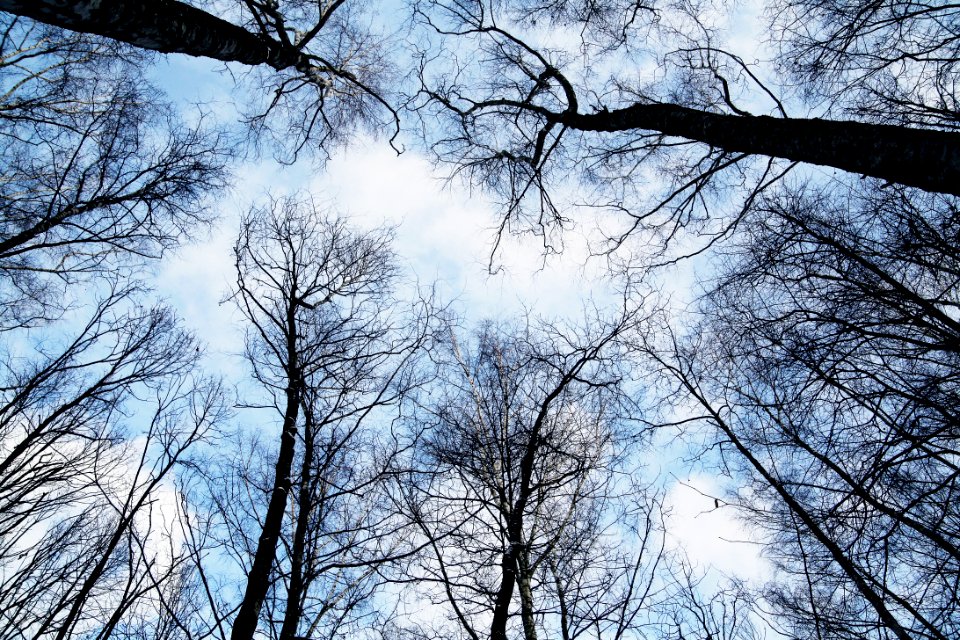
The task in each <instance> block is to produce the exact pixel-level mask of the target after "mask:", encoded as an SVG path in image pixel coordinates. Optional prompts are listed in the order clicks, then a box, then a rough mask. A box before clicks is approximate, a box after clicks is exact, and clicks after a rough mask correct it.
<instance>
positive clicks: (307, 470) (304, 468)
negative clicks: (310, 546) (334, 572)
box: [280, 409, 315, 640]
mask: <svg viewBox="0 0 960 640" xmlns="http://www.w3.org/2000/svg"><path fill="white" fill-rule="evenodd" d="M304 413H305V416H306V424H304V427H303V464H302V465H301V467H300V469H301V471H300V486H299V491H298V493H299V500H298V502H299V505H298V510H297V523H296V527H295V530H294V534H293V544H292V545H291V549H290V586H289V588H288V589H287V606H286V608H285V610H284V612H283V625H282V626H281V628H280V640H293V638H295V637H296V636H297V629H298V628H299V626H300V618H301V617H302V616H303V611H302V607H301V600H302V598H303V592H304V589H305V588H306V585H305V581H304V575H303V563H304V558H305V556H306V541H307V525H308V523H309V521H310V514H311V512H312V511H313V504H312V502H311V493H312V491H311V490H312V486H311V483H312V473H311V471H312V469H311V467H312V466H313V445H314V436H315V434H314V424H313V419H312V416H311V415H310V413H309V409H307V410H305V411H304Z"/></svg>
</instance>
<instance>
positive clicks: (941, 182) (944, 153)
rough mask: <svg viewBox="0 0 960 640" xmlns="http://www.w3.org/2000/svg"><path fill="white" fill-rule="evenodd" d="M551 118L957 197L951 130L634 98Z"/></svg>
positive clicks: (956, 153) (957, 152) (956, 147)
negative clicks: (620, 105) (734, 111)
mask: <svg viewBox="0 0 960 640" xmlns="http://www.w3.org/2000/svg"><path fill="white" fill-rule="evenodd" d="M553 119H555V120H557V121H558V122H559V123H561V124H563V125H565V126H568V127H570V128H572V129H577V130H579V131H598V132H617V131H633V130H644V129H646V130H650V131H657V132H660V133H663V134H665V135H668V136H676V137H678V138H686V139H688V140H695V141H697V142H703V143H706V144H709V145H711V146H713V147H716V148H718V149H722V150H724V151H727V152H739V153H750V154H756V155H762V156H772V157H775V158H785V159H787V160H795V161H797V162H807V163H810V164H818V165H823V166H827V167H834V168H836V169H842V170H843V171H849V172H851V173H858V174H861V175H864V176H871V177H874V178H880V179H881V180H886V181H888V182H894V183H898V184H904V185H907V186H911V187H918V188H920V189H924V190H926V191H934V192H940V193H950V194H953V195H960V134H957V133H951V132H946V131H937V130H932V129H912V128H909V127H898V126H892V125H884V124H868V123H863V122H853V121H847V120H820V119H818V118H813V119H803V118H771V117H769V116H740V115H727V114H719V113H710V112H707V111H699V110H697V109H689V108H687V107H681V106H679V105H675V104H636V105H633V106H630V107H627V108H625V109H617V110H616V111H600V112H598V113H593V114H579V113H571V114H566V113H565V114H558V115H556V116H554V117H553Z"/></svg>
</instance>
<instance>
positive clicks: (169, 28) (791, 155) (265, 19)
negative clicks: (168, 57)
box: [0, 0, 960, 197]
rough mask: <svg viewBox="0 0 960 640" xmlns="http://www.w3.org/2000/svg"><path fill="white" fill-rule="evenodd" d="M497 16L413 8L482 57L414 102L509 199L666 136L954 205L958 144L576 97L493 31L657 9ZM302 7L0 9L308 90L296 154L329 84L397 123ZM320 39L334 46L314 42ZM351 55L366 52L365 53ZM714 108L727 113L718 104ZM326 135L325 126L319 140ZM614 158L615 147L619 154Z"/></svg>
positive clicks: (511, 39)
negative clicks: (504, 138) (544, 180)
mask: <svg viewBox="0 0 960 640" xmlns="http://www.w3.org/2000/svg"><path fill="white" fill-rule="evenodd" d="M505 5H506V7H507V9H506V11H507V13H506V15H504V16H502V18H501V16H499V15H498V13H499V11H500V9H499V5H497V4H488V3H486V2H461V1H452V2H446V1H440V2H422V3H416V11H417V12H418V13H419V14H420V15H422V16H423V17H424V19H425V22H426V23H427V24H429V25H430V26H431V27H433V28H435V30H436V31H437V33H439V34H442V35H444V36H447V37H452V38H455V39H459V38H462V39H467V38H477V39H479V40H480V41H481V45H482V46H484V47H485V54H486V55H484V56H482V57H480V58H478V59H479V60H480V61H481V62H482V69H481V70H480V73H479V74H478V75H476V76H475V77H471V78H466V79H465V78H464V74H462V73H461V71H462V70H461V69H458V70H457V71H455V72H454V73H453V74H451V76H449V77H447V78H440V79H439V80H438V79H436V78H435V77H434V74H432V73H430V72H428V73H425V74H424V75H423V76H422V77H423V79H424V90H423V95H425V96H426V97H427V98H428V99H429V100H430V101H432V102H434V103H436V104H439V105H441V106H442V108H443V110H444V111H445V112H447V114H449V115H452V116H453V117H454V120H455V124H454V127H455V129H454V130H453V131H452V132H451V134H450V135H449V137H447V138H446V139H445V141H444V144H449V143H453V147H464V149H463V150H462V151H456V150H455V151H453V156H454V157H457V156H460V157H459V158H458V161H463V162H467V163H469V164H474V165H475V164H478V163H482V164H487V165H491V167H490V168H488V169H487V170H486V171H487V172H488V173H491V172H494V171H496V172H500V171H505V172H508V173H512V174H516V175H515V176H514V177H513V178H512V179H511V183H512V185H513V187H512V188H513V189H515V190H517V191H519V192H520V193H514V194H513V195H514V196H515V197H516V196H522V192H524V191H527V190H528V189H539V188H540V187H542V186H543V185H542V184H538V183H540V178H541V175H542V170H543V168H544V166H545V163H547V162H548V161H550V159H551V157H552V156H559V155H561V153H560V150H561V149H562V147H564V146H565V144H564V142H565V141H564V139H563V138H564V133H565V132H568V131H570V132H584V133H589V132H600V133H623V134H625V137H626V138H628V139H631V140H633V141H634V142H633V143H632V146H634V147H635V146H636V144H637V142H636V141H637V140H639V141H644V140H645V139H649V142H650V144H648V143H642V145H641V146H643V147H651V148H655V147H656V146H659V144H661V142H662V138H664V137H678V138H682V139H686V140H690V141H695V142H699V143H703V144H706V145H708V146H709V147H711V148H713V149H717V150H719V151H721V152H722V153H723V154H725V155H726V157H727V160H728V161H729V160H730V159H731V158H734V157H736V156H737V155H738V154H746V155H761V156H769V157H775V158H784V159H788V160H793V161H798V162H807V163H812V164H819V165H825V166H829V167H834V168H838V169H842V170H844V171H849V172H853V173H857V174H862V175H867V176H873V177H876V178H879V179H881V180H885V181H889V182H895V183H900V184H905V185H909V186H915V187H919V188H922V189H926V190H930V191H938V192H944V193H952V194H957V193H958V187H957V186H956V185H957V184H960V136H957V135H955V134H954V133H952V132H948V131H942V130H938V129H918V128H906V127H902V126H895V125H886V124H878V123H873V122H857V121H850V120H836V121H833V120H821V119H805V118H786V117H783V118H771V117H767V116H754V115H751V114H749V113H747V112H745V111H743V110H741V109H738V108H736V107H734V106H733V105H732V103H730V107H731V111H730V112H728V113H720V112H713V111H710V110H705V109H701V108H690V107H689V106H685V105H683V104H678V103H671V102H668V101H662V100H656V99H653V98H651V97H649V96H643V95H636V94H635V93H634V94H631V92H630V91H628V90H625V88H624V87H620V92H619V93H620V95H616V93H615V91H614V90H609V89H606V88H602V87H590V86H589V85H588V86H583V87H580V86H578V83H577V82H576V80H575V78H574V77H573V76H571V75H570V74H566V73H565V72H564V70H563V66H564V65H563V64H562V63H561V62H560V61H559V60H558V56H553V55H551V54H550V53H549V52H546V53H545V52H541V51H540V50H538V48H537V47H536V46H535V45H534V44H532V40H529V39H525V38H524V37H522V36H518V35H515V34H514V33H513V32H511V31H510V30H509V29H508V28H506V27H504V26H503V23H510V22H520V23H524V22H531V21H535V20H536V19H537V18H539V19H541V20H544V21H547V22H550V21H554V22H555V23H559V24H564V23H571V22H572V23H575V24H582V25H583V30H584V33H588V34H589V35H590V36H597V37H598V38H601V40H600V41H599V42H598V43H597V44H598V46H597V47H595V48H598V49H603V48H614V49H615V48H617V47H620V46H627V45H630V44H631V43H630V35H631V34H632V33H633V32H635V31H638V30H639V29H640V25H641V24H643V25H649V24H650V22H651V21H654V22H655V21H656V19H657V17H658V15H659V13H660V11H661V9H660V8H659V7H658V6H657V5H655V4H651V5H649V6H647V5H643V4H637V3H611V6H609V7H599V6H595V3H585V4H583V5H581V4H580V3H576V6H575V8H573V9H564V8H562V7H557V6H555V5H553V4H552V3H536V2H513V3H505ZM621 5H622V6H621ZM304 6H305V5H303V4H301V3H295V2H290V3H260V2H253V1H247V2H244V3H242V4H241V7H242V8H243V9H244V10H245V11H246V12H247V15H248V16H249V18H247V19H248V20H249V28H245V27H246V25H244V26H240V25H235V24H233V23H231V22H228V21H226V20H223V19H222V18H219V17H217V16H215V15H212V14H210V13H207V12H205V11H202V10H199V9H196V8H194V7H191V6H190V5H186V4H183V3H180V2H175V1H172V0H167V1H164V2H146V3H145V2H131V1H129V0H128V1H122V0H116V1H114V2H109V3H103V2H92V1H90V2H79V3H69V4H67V5H64V4H63V3H61V2H58V1H56V0H48V1H43V2H22V1H19V0H9V1H4V2H0V9H3V10H6V11H9V12H12V13H15V14H18V15H23V16H26V17H30V18H33V19H36V20H39V21H42V22H45V23H47V24H51V25H55V26H58V27H63V28H66V29H71V30H74V31H79V32H85V33H96V34H99V35H103V36H106V37H109V38H113V39H116V40H120V41H122V42H127V43H129V44H133V45H134V46H137V47H140V48H145V49H151V50H156V51H161V52H165V53H169V52H177V53H185V54H188V55H193V56H205V57H212V58H215V59H218V60H224V61H233V62H238V63H241V64H246V65H254V66H256V65H267V66H269V67H272V68H273V69H275V70H277V71H286V70H290V71H291V73H292V74H293V75H292V77H289V78H288V79H286V80H283V81H280V82H278V83H277V89H276V92H275V93H276V99H280V98H282V97H284V95H285V94H288V93H294V92H296V91H297V90H298V89H300V88H304V87H306V86H310V87H312V89H313V90H314V91H316V93H317V95H316V97H315V98H313V104H312V107H313V108H312V109H311V111H312V112H313V115H311V116H309V117H308V119H307V120H305V121H301V122H299V123H298V126H299V125H303V126H304V127H305V131H303V132H301V133H299V134H297V135H296V139H297V140H300V141H301V143H300V145H299V146H302V144H303V142H304V141H305V139H306V138H307V137H309V134H310V132H311V130H312V129H313V127H314V124H315V123H316V122H317V118H323V117H325V116H322V115H320V114H324V113H326V111H325V110H324V108H323V107H324V101H325V100H327V99H328V98H329V99H331V100H332V99H333V97H334V96H336V95H337V94H338V93H340V92H341V90H337V91H331V90H330V89H331V87H334V86H335V85H337V84H342V85H343V86H345V87H346V91H348V92H351V93H356V92H357V91H359V94H360V96H361V97H364V98H369V99H372V100H373V101H374V102H377V103H379V104H380V105H381V106H382V107H386V108H387V109H388V110H389V111H391V113H395V112H394V111H393V110H392V108H391V107H390V106H389V105H388V103H387V101H386V100H385V99H384V97H383V95H382V91H381V90H380V89H378V88H376V87H375V85H373V84H372V83H370V82H368V81H366V80H365V78H364V75H365V74H366V73H370V69H369V68H367V65H364V64H363V63H360V65H358V64H357V63H356V62H355V61H353V60H350V59H349V58H350V57H351V56H353V55H355V54H357V53H358V52H362V51H363V50H362V49H360V48H357V47H356V46H353V47H351V48H350V49H349V54H350V55H348V56H345V55H343V53H344V52H341V54H342V55H341V56H340V58H341V59H339V60H338V59H337V57H331V56H327V55H324V53H323V52H322V51H321V52H318V53H313V52H312V50H311V47H312V46H317V43H318V42H322V41H323V40H325V39H327V40H341V39H343V35H344V34H345V33H347V34H349V30H347V31H344V30H343V29H339V30H337V25H336V23H335V22H334V21H332V20H331V18H332V17H333V16H335V15H339V13H337V12H344V11H345V9H344V8H343V7H344V6H346V3H345V2H342V1H341V2H332V3H329V4H328V5H322V4H321V5H317V6H312V5H308V6H310V9H309V10H305V9H304ZM305 14H306V17H304V16H305ZM907 17H909V16H907ZM616 24H622V25H623V26H622V27H621V29H620V30H619V31H616V30H613V29H611V26H612V25H616ZM329 30H333V31H335V32H336V35H334V36H332V37H329V38H324V36H326V35H327V33H326V31H329ZM602 38H605V39H602ZM585 43H586V40H585ZM351 44H352V45H353V44H355V43H353V42H351ZM362 44H364V45H366V47H367V48H370V47H372V45H371V43H370V42H365V43H362ZM452 46H453V47H456V46H458V45H457V44H454V45H452ZM585 46H586V44H585ZM344 58H346V59H347V60H349V62H347V60H345V59H344ZM436 58H448V56H446V55H437V54H433V53H428V54H425V59H436ZM455 64H456V63H455ZM457 66H458V67H459V66H460V65H459V64H457ZM724 86H727V85H726V84H724ZM601 95H602V96H604V97H603V100H604V101H611V102H614V101H615V102H616V103H617V104H616V105H615V106H614V105H607V104H606V102H604V103H603V104H591V103H593V102H596V100H597V98H595V96H601ZM726 98H727V102H728V103H729V102H730V100H729V93H728V94H727V96H726ZM276 99H275V100H274V103H276ZM272 106H273V105H272ZM354 111H355V112H356V110H354ZM361 111H362V110H361ZM340 124H346V123H345V122H341V123H340ZM503 127H506V130H507V131H511V132H512V135H511V136H510V137H511V144H510V145H507V146H503V145H502V144H500V143H498V142H497V141H496V140H495V138H492V137H491V136H492V133H493V132H496V131H499V130H500V129H501V128H503ZM642 132H649V133H647V134H643V133H642ZM333 133H335V131H334V132H333ZM330 134H331V130H330V128H329V127H327V128H325V129H324V132H323V133H322V134H321V135H324V136H325V135H330ZM624 146H626V143H623V144H622V145H621V148H624Z"/></svg>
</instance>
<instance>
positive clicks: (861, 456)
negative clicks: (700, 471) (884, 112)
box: [658, 190, 960, 639]
mask: <svg viewBox="0 0 960 640" xmlns="http://www.w3.org/2000/svg"><path fill="white" fill-rule="evenodd" d="M858 204H859V206H858V207H857V208H847V206H840V205H839V204H837V203H836V202H835V201H834V200H833V199H832V198H831V197H830V195H829V194H824V193H822V192H820V191H816V190H814V191H809V190H808V191H803V190H799V191H795V192H792V193H789V194H785V195H781V196H777V197H770V198H768V199H765V200H764V201H763V202H762V203H761V204H760V205H759V206H758V207H757V211H756V213H755V215H754V216H753V217H751V218H750V219H749V220H748V221H746V222H745V229H744V231H745V235H746V237H744V238H743V244H742V245H741V247H740V248H738V250H736V251H734V250H732V249H731V255H730V260H729V262H728V263H727V265H726V266H725V268H724V269H723V271H722V273H721V275H720V276H719V277H718V279H717V280H716V281H715V283H714V285H713V287H712V288H711V290H710V291H709V293H708V295H707V296H706V297H705V298H704V300H703V307H702V310H703V311H704V313H705V314H706V317H707V320H705V321H704V323H703V325H702V327H701V333H700V334H698V335H696V336H695V338H693V339H692V341H691V342H690V343H689V344H683V345H682V346H679V347H676V348H672V349H668V351H672V352H673V353H672V355H671V356H669V357H662V356H658V358H659V360H660V363H661V365H662V366H663V367H664V368H665V369H666V370H667V371H669V372H670V373H671V374H672V375H674V376H675V377H676V378H677V380H679V381H680V382H681V384H682V385H683V386H684V387H685V388H686V392H687V393H689V394H690V396H691V397H692V398H693V399H695V400H696V401H697V402H698V403H699V404H701V405H702V406H703V408H705V409H707V411H708V414H707V415H706V416H705V418H704V419H705V420H707V421H708V422H710V423H712V424H713V425H714V426H715V427H716V428H717V429H718V433H719V434H720V435H721V440H723V441H725V442H728V443H730V444H731V445H732V446H733V448H734V450H736V451H739V452H740V454H741V455H742V457H741V458H740V460H741V461H742V460H746V463H745V464H740V463H737V464H734V461H735V460H737V459H738V458H737V457H736V456H735V457H733V458H731V459H730V464H731V465H733V466H736V467H746V470H747V472H748V475H749V477H752V478H753V479H754V482H753V487H754V489H753V490H754V492H755V496H756V499H754V500H750V501H748V503H747V504H746V507H747V509H748V510H750V511H751V512H752V513H753V518H754V519H755V521H756V522H757V523H759V524H760V525H761V526H762V527H764V528H766V529H767V530H769V531H770V532H771V534H772V535H773V536H774V540H775V541H776V544H775V545H773V546H771V548H770V554H771V556H772V557H773V558H775V559H776V560H777V561H778V563H779V564H780V565H781V567H782V568H783V569H784V570H785V574H790V575H792V577H793V579H791V580H786V581H784V582H782V583H780V584H773V585H771V586H770V588H769V590H768V594H767V597H768V599H769V600H770V601H771V602H772V603H773V604H774V605H775V607H776V609H777V610H778V611H779V613H780V615H781V616H782V620H784V621H785V622H789V623H790V624H791V625H793V626H794V629H795V633H797V634H798V635H810V636H816V637H849V638H854V637H878V638H879V637H888V636H889V635H895V636H897V637H900V638H904V639H905V638H917V637H923V638H949V637H952V636H954V635H956V633H957V628H956V619H957V610H958V605H960V601H958V599H957V597H956V591H955V589H954V587H953V585H954V584H955V581H956V577H957V575H958V571H960V564H958V562H960V555H958V549H960V529H958V527H957V522H958V520H957V513H956V508H955V505H954V500H953V499H952V496H953V495H954V493H955V492H956V490H957V477H958V476H957V466H956V454H957V450H958V449H957V443H958V440H957V431H956V425H957V415H956V407H957V401H958V397H957V393H958V389H957V379H958V376H957V372H958V363H957V347H958V338H960V333H958V329H960V325H958V323H957V320H956V313H955V311H956V309H957V304H958V301H957V297H956V286H957V278H958V273H960V272H958V270H957V258H958V256H960V252H958V250H957V234H956V230H955V224H956V217H957V209H956V207H955V205H954V203H953V202H952V200H951V199H949V198H945V197H942V196H935V195H927V196H926V197H924V198H921V197H918V196H917V194H915V193H906V192H904V191H901V190H886V191H884V192H881V193H880V194H871V196H870V197H869V198H865V199H864V200H862V201H860V202H859V203H858ZM847 205H848V206H849V203H847Z"/></svg>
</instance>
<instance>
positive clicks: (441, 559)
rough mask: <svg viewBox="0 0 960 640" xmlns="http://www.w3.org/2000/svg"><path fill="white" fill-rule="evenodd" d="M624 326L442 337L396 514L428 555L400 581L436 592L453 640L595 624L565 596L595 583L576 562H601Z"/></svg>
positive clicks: (616, 449)
mask: <svg viewBox="0 0 960 640" xmlns="http://www.w3.org/2000/svg"><path fill="white" fill-rule="evenodd" d="M628 326H629V321H628V320H627V318H626V317H624V318H621V319H620V320H619V322H613V323H611V324H610V325H609V326H606V325H605V326H603V327H602V328H598V327H592V333H589V335H588V334H587V332H586V330H585V331H584V334H583V335H579V334H575V333H574V332H573V330H570V331H569V332H566V333H565V332H562V331H561V330H560V329H559V328H557V327H542V328H539V329H538V328H535V327H533V326H526V327H514V328H507V327H502V326H497V325H492V324H491V325H487V326H485V327H484V328H483V329H481V331H480V332H478V334H477V337H476V343H475V344H473V345H469V346H461V345H460V342H459V340H458V339H457V338H456V337H454V335H453V333H452V332H451V338H450V341H449V343H448V344H447V345H446V347H445V349H444V357H443V358H442V361H441V362H442V369H441V373H440V375H439V387H438V390H437V398H436V400H435V401H434V402H433V403H432V404H430V405H428V406H425V407H424V408H423V409H422V410H421V413H422V414H423V415H420V416H417V417H416V420H417V423H418V425H421V428H423V429H424V432H423V436H422V444H421V450H420V454H419V455H420V462H419V464H418V465H417V466H418V467H419V469H420V471H418V472H417V473H415V474H414V475H413V476H412V477H411V481H410V484H409V485H408V486H407V490H406V496H407V504H406V505H405V506H404V507H403V508H404V509H406V510H407V511H408V512H409V514H410V516H411V517H412V518H413V519H414V521H415V522H416V524H417V527H418V528H419V529H420V532H421V534H422V535H423V536H424V538H425V540H426V541H427V544H428V551H427V553H426V555H425V556H424V559H423V562H422V564H421V565H420V572H419V573H414V574H412V576H411V578H410V579H411V580H414V582H415V583H416V584H418V585H425V586H427V587H429V585H431V584H432V585H435V587H434V588H433V589H431V592H433V593H435V594H437V596H436V597H437V598H438V600H439V601H442V602H444V604H445V605H446V606H447V607H448V608H449V609H448V610H449V611H450V617H451V619H452V620H453V621H454V623H455V625H456V628H457V630H458V631H457V635H459V636H463V637H470V638H479V637H482V636H486V635H488V634H489V636H490V637H491V638H506V637H508V636H509V635H511V634H513V633H515V632H516V633H520V631H519V630H515V629H514V625H515V623H516V621H517V620H518V619H519V623H520V627H521V628H522V633H523V635H524V637H525V638H527V639H528V640H533V639H534V638H536V637H537V636H538V634H542V633H547V634H550V633H553V632H559V630H560V629H561V628H562V629H563V632H564V634H566V635H565V637H570V633H571V629H572V630H573V631H574V633H573V635H576V633H575V632H576V631H578V630H579V629H578V626H582V625H589V624H593V623H599V622H598V621H596V620H593V619H591V620H590V622H586V623H584V622H583V618H582V617H581V616H590V615H600V616H602V615H604V614H602V613H598V612H597V610H596V607H594V608H592V609H588V608H587V607H586V606H584V605H583V604H582V603H581V602H579V601H577V596H575V595H572V594H570V593H568V589H570V588H571V586H572V585H573V584H578V586H579V587H580V589H578V594H579V596H580V597H583V596H584V594H585V592H586V590H587V589H588V588H590V587H587V586H586V585H587V584H589V583H591V581H592V580H602V578H599V577H598V576H599V573H600V572H602V568H599V567H596V566H589V567H587V565H590V562H591V561H595V560H597V558H598V556H599V554H600V553H603V552H604V551H603V547H604V542H603V541H602V540H601V538H602V533H603V530H604V527H605V526H609V523H608V520H607V518H608V517H609V511H608V509H609V507H610V503H612V502H613V501H614V500H615V498H614V496H615V495H616V494H617V488H616V486H615V484H616V481H615V478H614V473H615V470H616V469H617V467H618V465H619V464H620V463H621V462H622V461H623V456H624V442H623V441H622V440H621V437H622V435H623V433H622V432H621V428H622V425H621V424H619V423H618V420H619V417H620V416H621V415H622V408H623V403H624V402H626V399H625V397H624V396H622V387H621V385H622V383H623V373H624V369H623V367H625V366H626V361H625V359H624V360H621V358H622V357H623V356H624V355H625V353H624V352H623V351H622V350H621V349H620V347H619V345H620V342H619V341H620V334H621V333H622V332H624V331H626V330H627V327H628ZM428 416H429V417H428ZM598 552H599V553H598ZM585 556H587V557H589V559H587V560H584V557H585ZM578 562H579V563H580V564H578ZM641 562H653V563H655V562H656V560H655V556H654V559H652V560H651V559H648V558H646V557H643V558H642V560H641ZM575 567H579V568H583V569H585V571H586V572H587V573H586V574H584V575H582V576H577V575H576V570H575ZM578 580H580V581H581V582H579V583H577V581H578ZM590 586H591V587H594V588H596V591H599V590H600V589H599V586H598V585H597V584H592V585H590ZM440 594H443V595H442V596H441V595H440ZM517 601H519V605H518V604H517ZM548 603H549V604H548ZM517 606H519V612H518V611H517V609H516V607H517ZM558 607H559V608H558ZM518 613H519V616H518ZM548 618H549V621H548V620H547V619H548ZM557 619H559V620H560V622H559V623H558V622H557ZM608 622H609V621H607V620H604V621H603V624H604V625H605V626H606V624H607V623H608ZM545 625H546V626H545ZM452 632H453V631H452V630H447V631H446V633H452Z"/></svg>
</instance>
